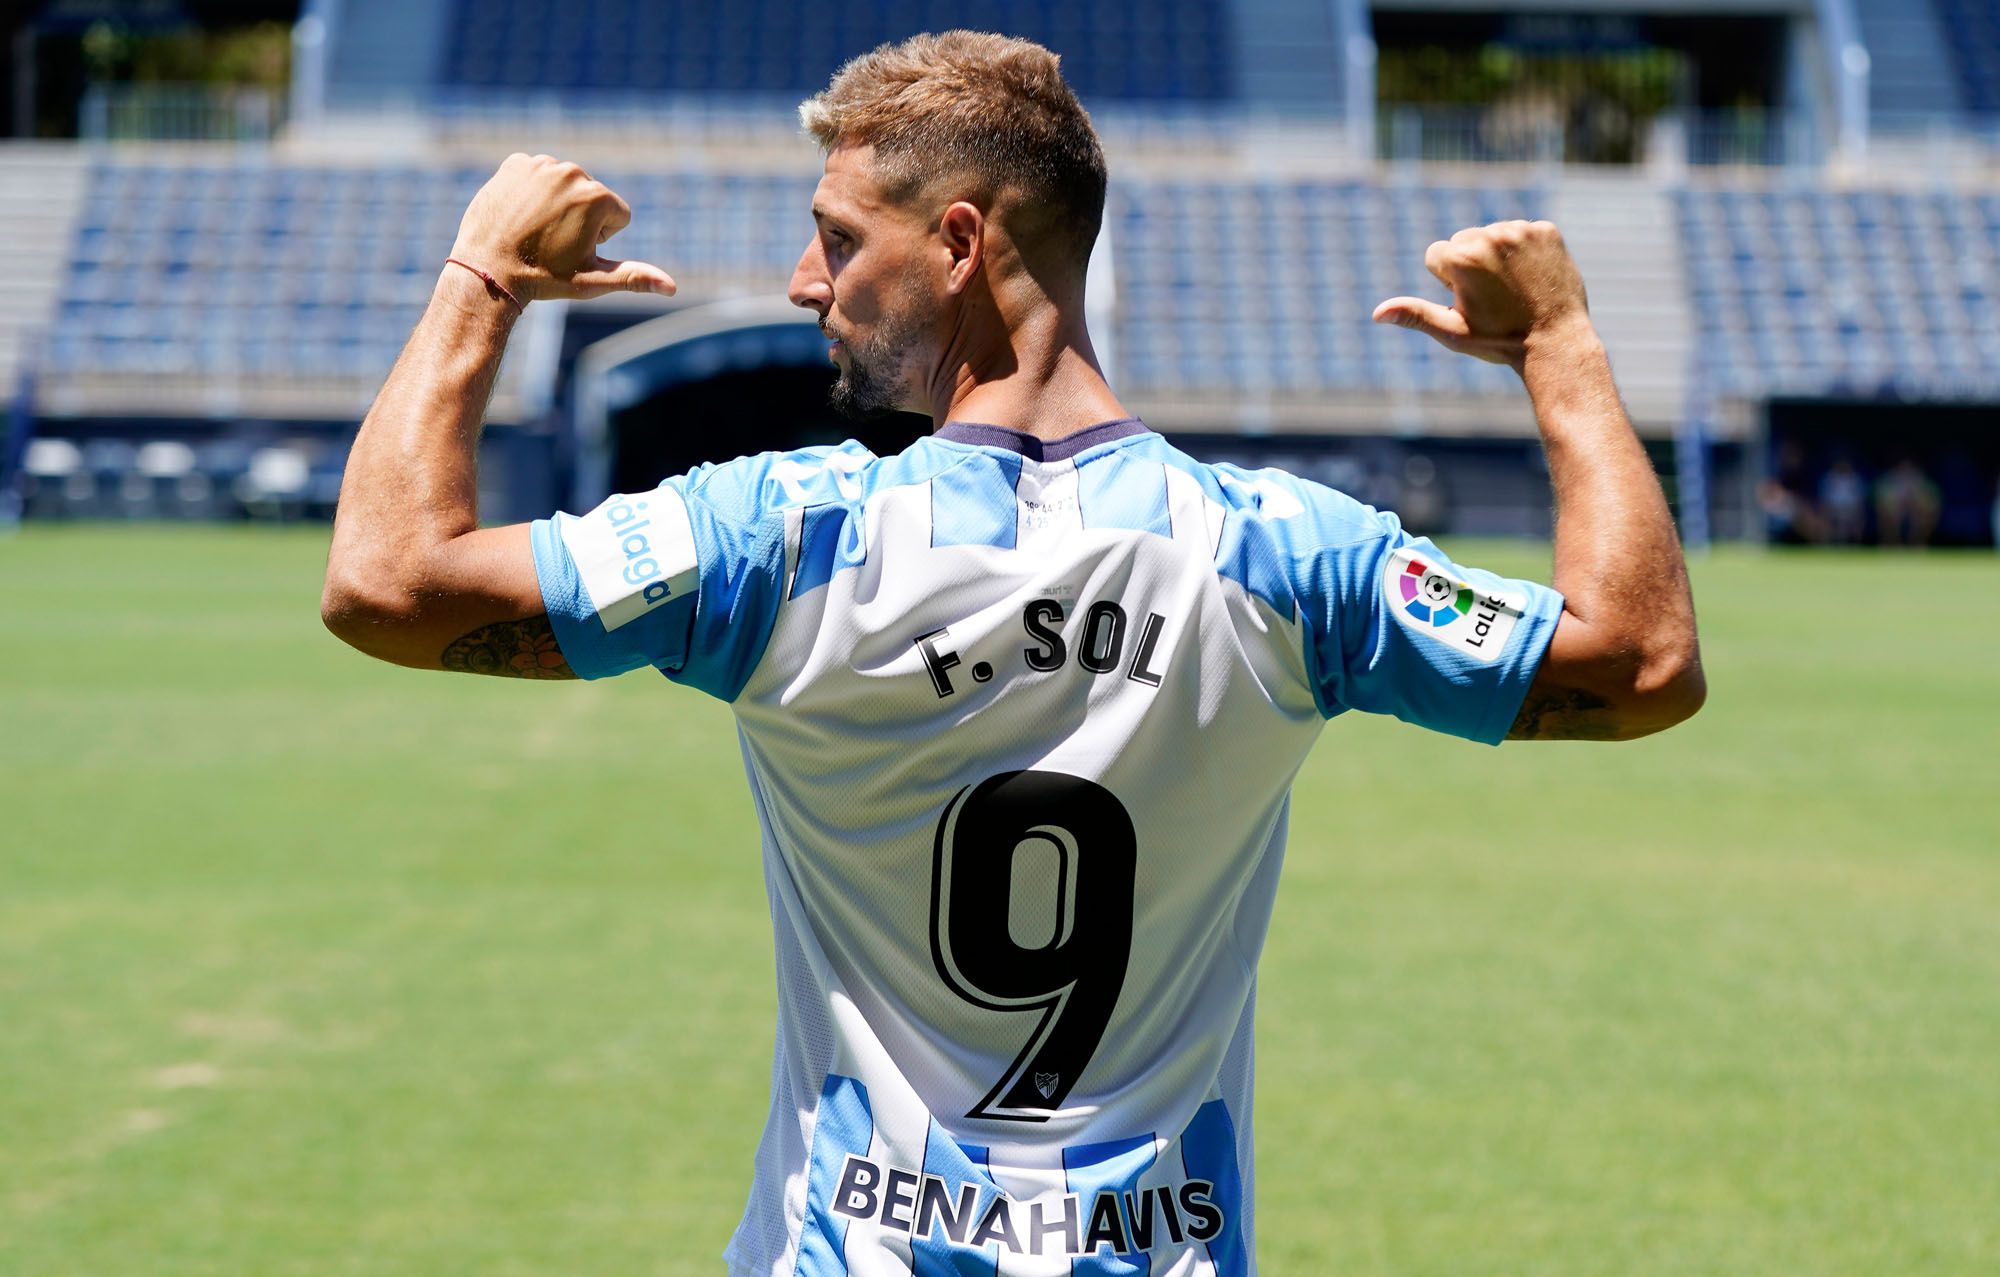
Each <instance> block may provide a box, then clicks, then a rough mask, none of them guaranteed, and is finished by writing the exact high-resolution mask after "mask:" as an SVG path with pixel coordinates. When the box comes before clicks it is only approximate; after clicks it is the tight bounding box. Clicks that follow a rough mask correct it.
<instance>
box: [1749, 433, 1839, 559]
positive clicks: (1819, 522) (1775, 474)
mask: <svg viewBox="0 0 2000 1277" xmlns="http://www.w3.org/2000/svg"><path fill="white" fill-rule="evenodd" d="M1810 483H1811V478H1810V476H1809V475H1808V474H1807V471H1806V458H1805V452H1804V450H1803V449H1801V448H1800V447H1799V445H1798V444H1797V443H1795V442H1791V441H1789V440H1788V441H1786V443H1785V444H1784V445H1783V446H1782V447H1780V448H1779V449H1778V460H1777V464H1776V465H1774V466H1773V467H1772V473H1771V475H1770V476H1769V477H1768V478H1766V479H1765V480H1764V481H1763V482H1762V483H1760V484H1758V485H1757V504H1758V505H1759V506H1760V507H1761V508H1762V509H1763V511H1764V536H1765V539H1766V540H1768V541H1771V542H1773V543H1775V544H1778V545H1813V544H1816V543H1818V542H1820V541H1824V540H1826V520H1825V519H1823V518H1821V517H1820V513H1819V511H1818V509H1816V508H1815V507H1814V506H1813V503H1812V499H1811V498H1810V497H1808V496H1807V495H1806V490H1807V487H1808V486H1809V485H1810Z"/></svg>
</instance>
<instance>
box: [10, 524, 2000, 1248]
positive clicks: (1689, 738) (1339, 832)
mask: <svg viewBox="0 0 2000 1277" xmlns="http://www.w3.org/2000/svg"><path fill="white" fill-rule="evenodd" d="M324 535H325V534H324V532H323V530H321V531H307V532H293V533H280V534H272V533H255V532H246V531H229V530H214V529H194V530H180V529H173V530H163V529H145V528H141V529H132V530H108V529H96V530H93V529H76V530H68V529H54V530H46V529H30V530H29V531H27V532H26V533H24V534H22V535H20V536H18V537H16V538H14V539H12V540H7V541H0V671H4V673H0V724H3V725H4V727H0V1273H4V1274H7V1275H8V1277H14V1275H16V1274H18V1275H20V1277H71V1275H74V1277H128V1275H129V1277H182V1275H190V1277H191V1275H195V1274H203V1275H207V1274H217V1275H220V1274H231V1275H234V1274H242V1275H245V1277H285V1275H288V1274H315V1275H317V1274H355V1275H360V1274H368V1275H369V1277H403V1275H408V1277H452V1275H456V1274H465V1275H467V1277H473V1275H475V1274H476V1275H477V1277H509V1275H512V1274H521V1275H524V1277H526V1275H529V1274H532V1275H534V1277H547V1275H549V1274H557V1273H561V1274H570V1275H577V1277H581V1275H584V1274H588V1275H591V1277H613V1275H619V1274H642V1273H643V1274H669V1275H672V1274H681V1273H693V1274H701V1273H718V1272H719V1271H720V1265H719V1263H718V1262H717V1260H716V1256H717V1254H718V1252H719V1251H720V1249H721V1247H722V1245H723V1243H724V1240H725V1239H726V1237H727V1235H728V1232H729V1230H730V1228H731V1227H732V1226H733V1224H734V1222H735V1219H736V1215H737V1212H738V1210H739V1209H740V1207H741V1204H742V1200H743V1194H744V1192H745V1190H746V1188H747V1186H748V1179H749V1169H750V1160H751V1154H752V1150H753V1146H754V1143H755V1140H756V1136H757V1132H758V1129H759V1126H760V1124H761V1122H762V1120H763V1116H764V1109H765V1103H766V1098H767V1091H766V1087H767V1078H768V1072H767V1070H768V1067H769V1050H770V1034H771V1006H772V991H771V971H770V962H771V959H770V953H769V947H768V922H767V919H766V915H765V904H764V897H763V891H762V887H761V885H760V882H759V878H758V857H757V851H756V838H755V827H754V824H753V820H752V816H751V813H750V810H749V807H748V803H747V800H746V789H745V785H744V782H743V779H742V777H741V775H740V773H739V763H738V758H737V751H736V748H735V742H734V736H733V732H732V730H731V726H730V722H729V715H728V711H727V710H726V709H725V708H724V707H722V706H720V705H718V704H715V703H712V702H710V701H707V700H706V699H704V698H703V697H701V696H699V695H697V694H693V693H688V692H682V691H679V690H678V689H675V688H673V687H671V686H670V685H668V684H667V683H665V682H664V681H663V680H660V679H657V678H654V677H651V676H646V675H633V676H630V677H628V678H626V679H624V680H619V681H614V682H612V683H608V684H598V685H577V684H563V685H544V684H523V683H514V682H510V681H504V680H485V679H472V678H462V677H452V676H447V675H442V674H432V675H424V674H417V673H409V672H404V671H400V670H395V669H391V668H389V667H387V666H382V665H377V664H374V663H371V662H369V661H367V660H365V659H363V658H362V657H360V656H358V655H356V654H354V653H352V652H349V651H348V650H346V649H345V648H343V647H341V646H340V645H339V644H337V643H336V642H334V640H332V639H331V638H329V637H327V636H326V635H325V634H324V633H323V632H322V631H321V630H320V628H319V623H318V619H317V616H316V606H315V605H316V599H317V593H318V573H319V568H320V564H321V562H322V555H323V551H324ZM1458 549H1459V552H1460V553H1461V555H1462V557H1464V558H1466V559H1468V560H1470V561H1474V562H1482V563H1483V564H1485V565H1490V566H1494V567H1496V568H1501V569H1505V570H1511V571H1518V572H1525V573H1531V574H1535V575H1545V573H1546V555H1547V551H1546V548H1545V547H1535V546H1526V545H1486V546H1480V547H1470V548H1469V547H1458ZM1696 575H1697V599H1698V603H1699V606H1700V609H1701V614H1702V622H1703V632H1704V638H1705V646H1706V650H1707V658H1708V670H1709V679H1710V687H1711V696H1710V704H1709V708H1708V709H1707V710H1706V711H1705V712H1704V713H1703V714H1702V715H1701V717H1699V718H1698V719H1696V720H1694V721H1693V722H1692V723H1690V724H1688V725H1687V726H1686V727H1683V728H1681V729H1679V730H1677V731H1675V732H1672V733H1670V734H1668V735H1666V736H1664V737H1660V738H1656V739H1653V740H1649V741H1642V742H1638V743H1636V744H1631V745H1621V746H1604V745H1596V746H1590V745H1542V744H1532V745H1519V746H1513V747H1509V748H1505V749H1501V750H1497V751H1496V750H1488V749H1484V748H1481V747H1478V746H1472V745H1466V744H1461V743H1458V742H1454V741H1450V740H1445V739H1443V738H1438V737H1433V736H1429V735H1427V734H1425V733H1422V732H1419V731H1416V730H1414V729H1411V728H1406V727H1403V726H1401V725H1399V724H1396V723H1393V722H1385V721H1377V720H1362V719H1360V718H1359V717H1358V716H1349V717H1347V718H1344V719H1342V720H1340V721H1338V722H1336V723H1335V724H1333V725H1332V726H1331V728H1330V729H1329V730H1328V731H1327V733H1326V735H1325V737H1324V738H1323V740H1322V741H1321V744H1320V746H1319V749H1318V751H1317V752H1316V753H1315V755H1314V756H1313V759H1312V760H1311V762H1310V763H1309V764H1308V766H1307V767H1306V769H1305V771H1304V773H1303V774H1302V776H1301V778H1300V781H1299V784H1298V788H1297V802H1296V805H1295V811H1294V819H1293V837H1292V847H1291V852H1290V856H1289V860H1288V864H1287V867H1286V870H1285V873H1286V880H1285V883H1284V888H1283V890H1282V892H1281V895H1280V900H1279V905H1278V913H1277V918H1276V921H1275V923H1274V925H1273V932H1272V936H1271V941H1270V945H1269V948H1268V951H1267V953H1266V955H1265V959H1264V966H1263V988H1262V996H1261V1019H1260V1039H1259V1040H1260V1052H1261V1055H1260V1078H1259V1090H1258V1100H1257V1105H1258V1112H1257V1125H1258V1130H1259V1136H1260V1148H1261V1154H1262V1156H1261V1159H1260V1166H1259V1175H1258V1193H1259V1204H1260V1206H1259V1224H1260V1231H1261V1234H1262V1248H1261V1249H1262V1257H1263V1262H1264V1267H1265V1271H1267V1272H1269V1273H1272V1274H1279V1275H1285V1277H1289V1275H1294V1274H1296V1275H1299V1277H1326V1275H1338V1277H1364V1275H1367V1277H1372V1275H1375V1274H1382V1275H1388V1274H1395V1275H1398V1277H1404V1275H1418V1274H1421V1275H1430V1274H1436V1275H1438V1277H1444V1275H1446V1274H1449V1275H1451V1277H1476V1275H1483V1274H1493V1275H1495V1277H1499V1275H1502V1274H1507V1275H1514V1274H1549V1275H1552V1277H1553V1275H1564V1277H1566V1275H1570V1274H1575V1275H1577V1277H1582V1275H1584V1274H1589V1275H1591V1277H1600V1275H1603V1274H1620V1275H1623V1277H1629V1275H1638V1274H1660V1275H1661V1277H1700V1275H1703V1274H1741V1275H1742V1277H1839V1275H1852V1277H1903V1275H1915V1274H1923V1275H1925V1277H1952V1275H1956V1274H1967V1275H1968V1277H1970V1275H1974V1274H1978V1275H1980V1277H1991V1274H1993V1273H1996V1272H2000V563H1996V561H1995V560H1994V559H1993V558H1992V557H1991V556H1958V557H1954V556H1945V555H1936V556H1929V557H1889V556H1882V557H1874V556H1850V557H1843V556H1837V555H1826V556H1782V555H1775V554H1773V555H1760V554H1756V553H1751V552H1745V551H1728V552H1722V553H1718V554H1717V555H1716V556H1715V557H1713V558H1712V559H1709V560H1707V561H1705V562H1703V563H1701V564H1700V565H1699V567H1698V571H1697V574H1696Z"/></svg>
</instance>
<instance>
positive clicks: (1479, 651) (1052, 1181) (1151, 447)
mask: <svg viewBox="0 0 2000 1277" xmlns="http://www.w3.org/2000/svg"><path fill="white" fill-rule="evenodd" d="M534 547H535V562H536V569H537V571H538V573H539V575H540V579H541V587H542V594H543V598H544V599H545V600H546V602H547V604H548V609H549V615H550V617H551V619H552V622H553V624H554V627H555V632H556V636H557V639H558V641H559V642H560V643H561V645H562V649H563V652H564V654H565V656H566V657H567V658H568V660H569V663H570V665H571V667H572V668H573V669H575V670H576V672H577V673H578V674H580V675H583V676H584V677H599V676H604V675H609V674H617V673H621V672H623V671H626V670H632V669H637V668H639V667H641V666H647V665H650V666H653V667H654V668H657V669H659V670H660V671H661V672H662V673H664V674H665V675H666V676H667V677H668V678H669V679H672V680H674V681H675V682H679V683H686V684H690V685H692V686H695V687H698V688H701V689H702V690H703V691H706V692H709V693H711V694H712V695H715V696H718V697H721V698H722V699H723V700H725V701H728V702H729V703H730V704H731V705H732V706H733V707H734V709H735V712H736V718H737V724H738V729H739V736H740V739H741V744H742V750H743V760H744V765H745V767H746V768H747V769H748V772H749V776H750V787H751V792H752V795H753V797H754V799H755V802H756V805H757V814H758V818H759V820H760V822H761V824H762V829H763V857H764V868H765V875H766V881H767V884H768V888H769V895H770V903H771V916H772V921H773V925H774V928H775V931H776V940H777V970H778V1019H779V1025H778V1034H777V1047H776V1060H775V1063H774V1068H773V1073H772V1097H771V1112H770V1116H769V1119H768V1122H767V1124H766V1126H765V1130H764V1136H763V1141H762V1144H761V1146H760V1148H759V1150H758V1156H757V1170H756V1176H755V1179H754V1181H753V1183H752V1186H751V1189H750V1200H749V1204H748V1207H747V1209H746V1211H745V1214H744V1218H743V1221H742V1224H741V1225H740V1226H739V1228H738V1229H737V1232H736V1236H735V1238H734V1240H733V1241H732V1242H731V1244H730V1247H729V1250H728V1253H727V1256H726V1258H727V1262H728V1265H729V1271H730V1272H731V1273H732V1274H735V1275H737V1277H833V1275H835V1274H847V1273H853V1274H859V1275H862V1277H884V1275H890V1277H943V1275H945V1274H950V1275H952V1277H963V1275H967V1274H991V1275H994V1277H1041V1275H1043V1274H1048V1275H1051V1277H1054V1275H1056V1274H1064V1275H1067V1274H1071V1273H1075V1274H1088V1275H1089V1277H1114V1275H1115V1277H1124V1275H1127V1274H1147V1275H1149V1277H1168V1275H1172V1277H1195V1275H1196V1274H1217V1275H1218V1277H1248V1275H1249V1274H1254V1272H1255V1271H1256V1260H1255V1248H1254V1230H1253V1219H1252V1166H1251V1140H1250V1125H1249V1122H1250V1112H1251V1107H1250V1097H1251V1022H1252V1014H1253V1006H1254V1001H1255V989H1256V964H1257V956H1258V952H1259V950H1260V948H1261V946H1262V944H1263V939H1264V932H1265V927H1266V925H1267V923H1268V921H1269V918H1270V913H1271V903H1272V894H1273V891H1274V890H1275V887H1276V884H1277V877H1278V866H1279V860H1280V858H1281V855H1282V852H1283V848H1284V844H1285V831H1286V821H1287V817H1288V812H1289V790H1290V786H1291V781H1292V777H1293V775H1294V774H1295V773H1296V771H1297V770H1298V767H1299V764H1300V763H1301V762H1302V761H1303V759H1304V758H1305V756H1306V752H1307V750H1308V749H1310V748H1311V746H1312V743H1313V741H1314V740H1315V739H1316V738H1317V737H1318V735H1319V732H1320V730H1321V728H1322V726H1323V724H1324V723H1325V721H1326V720H1327V719H1329V718H1331V717H1333V716H1335V715H1337V714H1340V713H1342V712H1343V711H1346V710H1349V709H1358V710H1368V711H1373V712H1379V713H1387V714H1394V715H1396V716H1397V717H1399V718H1403V719H1406V720H1408V721H1410V722H1414V723H1418V724H1422V725H1424V726H1426V727H1431V728H1435V729H1437V730H1440V731H1444V732H1450V733H1453V734H1456V735H1459V736H1464V737H1468V738H1470V739H1473V740H1480V741H1489V742H1498V741H1499V740H1500V739H1501V738H1502V737H1503V736H1504V735H1505V734H1506V732H1507V729H1508V727H1509V725H1510V724H1511V722H1512V720H1513V718H1514V715H1515V713H1516V711H1517V710H1518V708H1519V706H1520V702H1521V699H1522V697H1523V694H1524V693H1525V691H1526V689H1527V687H1528V684H1529V682H1530V681H1531V680H1532V678H1533V677H1534V673H1535V669H1536V667H1537V665H1538V664H1539V662H1540V660H1541V657H1542V654H1543V652H1544V651H1545V649H1546V648H1547V645H1548V642H1549V638H1550V635H1551V634H1552V633H1553V632H1554V629H1555V625H1556V620H1557V617H1558V616H1559V614H1560V612H1561V605H1562V600H1561V598H1560V596H1558V595H1556V594H1555V593H1554V592H1552V591H1550V590H1548V589H1546V588H1544V587H1541V586H1538V585H1534V584H1530V583H1527V582H1523V581H1514V580H1503V579H1501V578H1499V577H1496V576H1494V575H1492V574H1490V573H1485V572H1479V571H1473V570H1468V569H1463V568H1460V567H1457V566H1456V565H1454V564H1453V563H1451V562H1450V561H1449V560H1448V559H1446V558H1445V557H1444V556H1443V555H1442V554H1441V553H1439V551H1438V550H1437V549H1436V547H1434V546H1433V545H1431V544H1430V543H1429V542H1428V541H1426V540H1421V539H1413V538H1411V537H1410V536H1409V535H1408V534H1407V533H1405V532H1404V531H1403V529H1402V528H1401V526H1400V525H1399V524H1398V523H1397V521H1396V519H1395V517H1394V516H1392V515H1388V514H1383V513H1378V512H1377V511H1375V510H1373V509H1370V508H1368V507H1366V506H1363V505H1361V504H1359V503H1357V502H1355V501H1353V500H1351V499H1349V498H1347V497H1345V496H1342V495H1341V494H1339V493H1337V492H1334V491H1332V490H1330V489H1327V488H1324V487H1321V486H1319V485H1317V484H1313V483H1310V482H1307V481H1305V480H1301V479H1299V478H1296V477H1294V476H1292V475H1289V474H1286V473H1283V472H1281V471H1276V470H1261V471H1248V470H1242V469H1238V468H1236V467H1233V466H1227V465H1206V464H1203V463H1201V462H1198V461H1195V460H1193V459H1192V458H1190V457H1188V456H1186V455H1185V454H1183V453H1182V452H1180V451H1178V450H1177V449H1175V448H1174V447H1172V446H1171V445H1170V444H1168V443H1167V442H1166V441H1165V440H1164V439H1162V438H1161V437H1160V436H1159V435H1157V434H1154V433H1152V432H1151V431H1149V430H1147V429H1146V428H1145V427H1144V426H1143V425H1141V424H1140V423H1138V422H1136V421H1116V422H1107V423H1104V424H1102V425H1098V426H1094V427H1092V428H1090V429H1088V430H1085V431H1082V432H1081V433H1079V434H1075V435H1072V436H1070V437H1068V438H1067V439H1064V440H1061V441H1059V442H1056V443H1050V444H1044V443H1041V442H1039V441H1037V440H1035V439H1033V438H1031V437H1029V436H1026V435H1022V434H1018V433H1016V432H1013V431H1008V430H1001V429H998V428H996V427H991V426H971V425H963V424H957V423H954V424H950V425H947V426H945V427H944V428H943V429H942V430H940V431H939V432H938V433H937V434H936V435H934V436H932V437H930V438H928V439H925V440H923V441H921V442H919V443H917V444H916V445H915V446H913V447H911V448H910V449H909V450H907V451H905V452H903V453H901V454H899V455H897V456H892V457H879V458H878V457H875V456H872V455H870V454H869V453H868V452H866V451H865V450H863V449H862V448H861V447H860V446H859V445H857V444H853V443H849V444H846V445H843V446H842V447H839V448H813V449H806V450H803V451H799V452H792V453H783V454H765V455H761V456H756V457H746V458H743V459H741V460H738V461H733V462H730V463H728V464H726V465H720V466H703V467H700V468H698V469H696V470H695V471H693V472H691V473H689V474H687V475H683V476H679V477H676V478H672V479H669V480H667V481H666V482H665V483H663V484H661V485H660V486H659V487H658V488H656V489H654V490H652V491H651V492H646V493H636V494H629V495H621V496H615V497H612V498H610V499H609V500H607V501H606V502H604V504H602V505H600V506H598V507H597V508H596V509H595V510H592V511H591V512H589V513H588V514H585V515H581V516H572V515H566V514H565V515H558V516H556V517H555V518H554V519H552V520H547V521H543V522H539V523H537V524H536V525H535V527H534Z"/></svg>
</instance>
